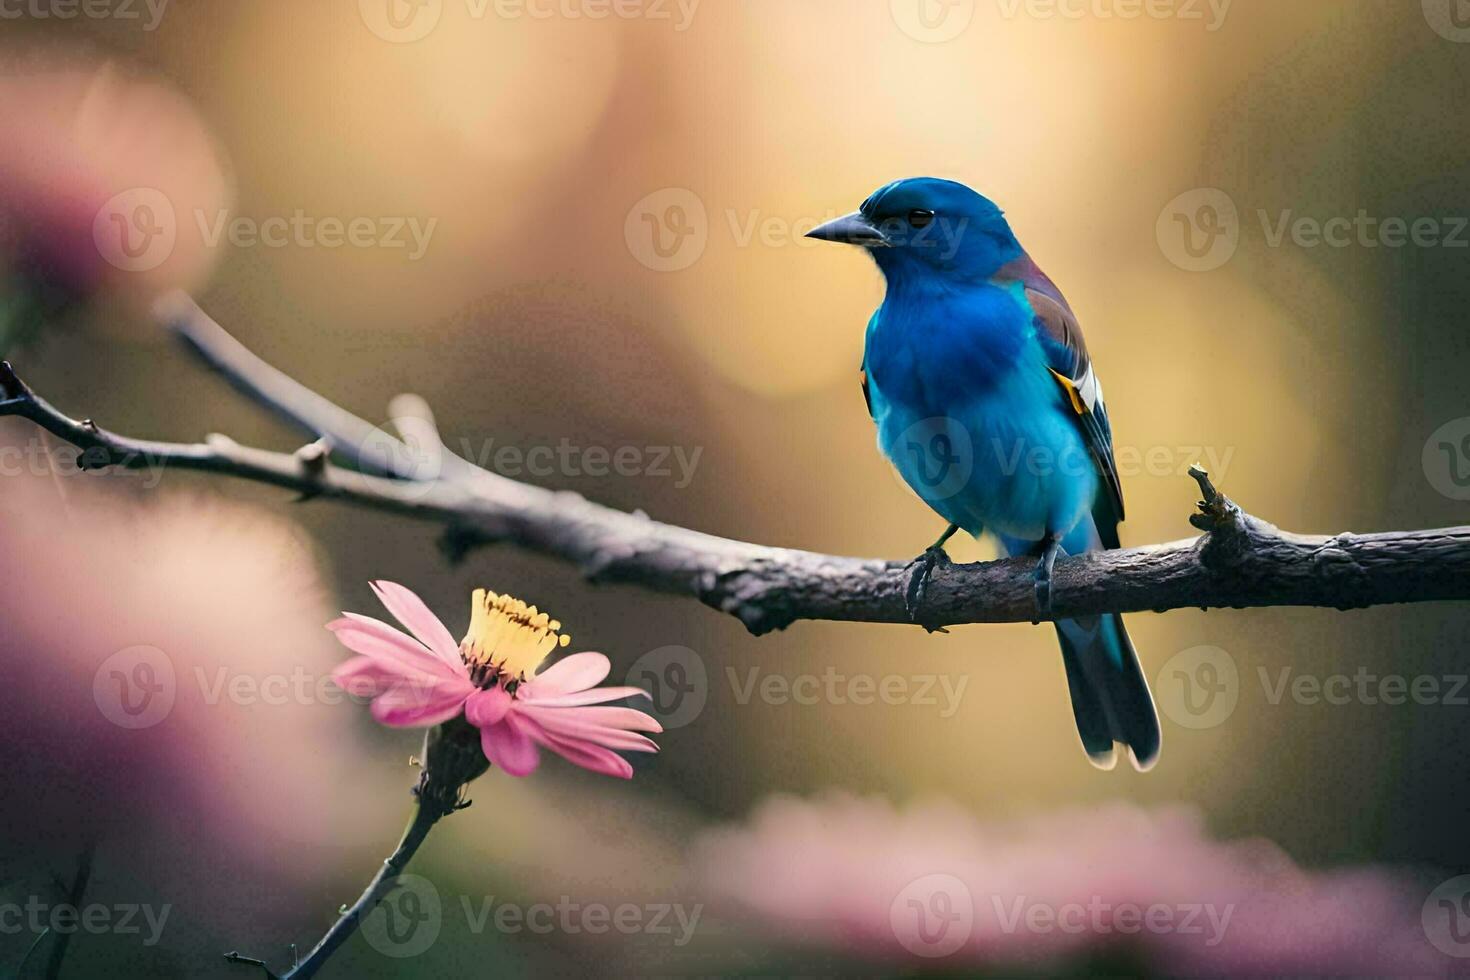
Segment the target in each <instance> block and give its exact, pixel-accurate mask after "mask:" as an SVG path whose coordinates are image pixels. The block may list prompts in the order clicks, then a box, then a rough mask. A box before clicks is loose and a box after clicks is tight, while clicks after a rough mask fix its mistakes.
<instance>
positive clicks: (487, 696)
mask: <svg viewBox="0 0 1470 980" xmlns="http://www.w3.org/2000/svg"><path fill="white" fill-rule="evenodd" d="M510 706H511V696H510V694H509V693H508V692H507V691H506V690H505V688H503V687H492V688H490V689H489V690H486V691H476V692H475V693H474V694H471V695H470V699H469V700H468V701H466V702H465V706H464V716H465V718H466V719H468V721H469V723H470V724H471V725H474V726H475V727H476V728H485V727H487V726H489V725H498V724H499V723H500V722H501V720H502V719H504V718H505V713H506V712H507V711H509V710H510Z"/></svg>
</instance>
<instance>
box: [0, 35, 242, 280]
mask: <svg viewBox="0 0 1470 980" xmlns="http://www.w3.org/2000/svg"><path fill="white" fill-rule="evenodd" d="M119 195H121V197H119ZM230 197H231V193H230V187H229V182H228V180H227V178H226V176H225V165H224V162H223V155H222V154H221V152H220V151H219V150H218V148H217V147H216V146H215V144H214V142H213V140H212V137H211V136H210V134H209V132H208V130H207V129H206V127H205V124H204V122H203V121H202V119H201V118H200V116H199V114H198V113H197V111H196V110H195V109H194V107H193V106H192V105H191V104H190V103H189V101H188V100H187V99H185V98H184V97H183V96H182V95H180V94H179V93H178V92H176V91H174V90H173V89H172V88H171V87H170V86H169V85H167V84H166V83H164V82H162V81H160V80H158V79H154V78H150V77H148V76H146V75H145V74H142V73H140V72H139V71H136V70H134V69H132V68H130V67H128V66H125V65H122V64H120V63H118V62H116V61H109V60H102V59H99V58H96V57H93V56H91V55H88V54H85V53H80V52H76V51H73V50H70V49H67V48H61V47H56V46H35V45H30V46H26V47H20V46H16V45H11V46H9V47H3V48H0V258H5V257H7V256H8V257H9V258H10V259H11V260H12V261H14V262H15V263H17V264H18V265H19V266H20V267H21V268H22V269H24V270H26V271H27V272H30V273H34V274H39V275H41V276H44V277H45V278H46V280H47V281H48V283H49V284H50V285H52V286H55V287H59V288H63V289H65V290H67V291H69V292H71V293H73V294H77V295H81V296H84V297H85V296H91V295H94V294H107V295H109V296H114V297H117V298H120V299H121V300H123V301H125V302H131V303H132V304H133V305H134V306H136V307H138V308H140V309H141V308H143V307H144V306H146V304H147V303H149V302H150V301H151V300H153V299H154V298H155V297H157V296H158V295H161V294H162V293H164V292H166V291H168V290H171V289H176V288H182V289H188V288H191V287H194V286H198V285H200V284H201V283H202V282H203V280H204V278H205V277H206V275H207V274H208V272H209V270H210V268H211V267H212V265H213V264H214V261H215V258H216V255H215V250H213V249H210V248H208V247H207V246H206V244H205V242H204V241H203V239H202V237H201V236H199V235H197V234H190V233H189V230H190V229H191V228H193V227H194V224H195V222H194V215H195V214H196V212H202V213H206V214H213V213H214V212H215V211H216V210H218V209H220V208H224V207H226V206H227V205H228V203H229V201H230ZM140 204H141V205H146V206H148V207H150V208H151V210H149V211H147V212H145V214H146V216H147V220H148V224H149V225H150V226H156V227H166V228H167V229H168V231H169V233H170V234H171V235H172V236H173V237H172V239H171V241H170V242H168V243H165V242H164V241H162V240H160V242H159V243H158V244H157V245H156V246H155V247H156V248H157V249H158V251H156V252H154V253H152V254H145V255H143V256H141V261H139V262H138V263H137V264H135V265H129V263H128V262H126V261H124V256H123V255H122V254H121V253H120V252H118V251H117V248H118V242H117V240H116V236H117V234H118V233H119V231H120V229H118V228H116V227H114V222H116V221H122V222H124V223H125V224H126V223H131V222H132V221H133V220H134V218H135V214H134V212H135V210H136V208H137V206H138V205H140ZM108 209H112V210H116V211H117V212H118V213H117V214H116V215H110V214H108V213H107V210H108ZM137 217H138V219H139V221H140V222H141V220H142V216H137ZM123 233H126V231H125V230H123ZM140 241H141V239H140Z"/></svg>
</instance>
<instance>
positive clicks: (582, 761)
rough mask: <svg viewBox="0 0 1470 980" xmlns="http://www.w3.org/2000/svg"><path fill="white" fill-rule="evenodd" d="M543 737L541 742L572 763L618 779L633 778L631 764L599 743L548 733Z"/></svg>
mask: <svg viewBox="0 0 1470 980" xmlns="http://www.w3.org/2000/svg"><path fill="white" fill-rule="evenodd" d="M545 739H546V740H545V741H544V742H543V743H542V744H544V745H545V746H546V747H547V748H548V749H550V750H551V751H553V752H555V753H556V754H557V755H559V756H561V757H562V758H563V759H565V760H567V761H568V762H570V763H572V764H573V765H576V766H581V767H582V768H583V769H590V770H591V771H592V772H598V773H601V774H602V775H604V776H616V777H618V778H619V779H632V778H633V766H632V764H631V763H629V762H628V760H627V759H624V758H623V757H622V756H620V755H618V754H617V753H616V752H613V751H610V750H608V749H604V748H602V747H601V746H599V745H591V744H589V743H586V742H579V741H575V740H573V739H567V738H562V737H561V736H558V735H551V734H550V733H547V734H546V736H545Z"/></svg>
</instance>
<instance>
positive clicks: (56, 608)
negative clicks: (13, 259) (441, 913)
mask: <svg viewBox="0 0 1470 980" xmlns="http://www.w3.org/2000/svg"><path fill="white" fill-rule="evenodd" d="M38 440H39V441H38ZM37 447H40V448H41V449H44V450H45V451H46V452H54V451H55V450H56V446H55V444H54V442H51V441H47V440H46V437H44V435H43V434H41V433H40V432H39V430H35V429H32V428H30V427H29V426H26V425H24V424H21V423H18V422H14V421H11V420H7V421H6V423H5V424H0V470H3V477H0V484H3V486H0V623H3V629H0V672H3V677H4V682H3V683H0V738H3V742H4V745H5V747H6V762H5V765H4V766H3V767H0V869H4V870H6V871H12V870H14V868H15V867H16V866H17V865H18V864H20V863H23V862H34V863H35V864H36V865H37V866H39V867H41V868H45V869H51V870H60V871H62V872H64V871H65V869H67V868H69V867H70V864H71V858H72V857H73V856H74V855H75V854H76V853H77V852H78V851H79V850H80V849H81V847H82V846H83V845H84V844H85V843H87V842H89V841H95V842H96V844H97V847H98V852H97V864H98V868H99V875H104V876H110V877H112V878H114V879H118V878H124V879H129V880H131V881H133V882H134V883H135V885H136V887H137V888H140V889H143V890H144V891H145V893H147V894H151V895H155V896H156V895H160V894H161V895H165V896H167V899H168V900H169V901H172V902H175V903H177V904H178V905H180V906H181V907H182V906H187V907H189V909H190V914H193V915H195V916H202V918H203V919H205V920H207V921H211V920H212V921H213V922H214V923H215V924H219V923H220V922H221V921H229V920H231V919H232V918H233V917H235V916H241V915H245V916H248V917H249V919H250V922H251V924H252V926H262V927H264V926H266V925H268V924H269V923H272V922H279V921H282V920H287V921H289V920H291V919H292V918H293V917H294V916H298V915H299V914H300V911H301V910H300V909H299V908H298V907H296V906H295V905H293V896H296V898H295V901H300V893H301V892H302V891H303V890H305V889H307V888H309V886H310V885H311V884H312V883H318V884H319V883H320V880H321V877H322V876H323V875H325V874H327V873H329V872H330V871H331V868H332V862H333V860H334V858H333V857H332V855H331V854H330V853H324V851H329V850H330V849H332V848H344V849H345V848H350V847H351V846H354V845H357V844H360V843H362V841H363V840H364V839H365V838H370V837H373V836H376V835H379V834H382V833H384V830H383V828H382V827H376V828H364V827H362V826H360V821H361V819H364V818H359V817H357V816H356V814H357V813H360V812H361V811H363V810H364V809H368V808H365V807H364V806H363V804H362V801H363V799H364V798H365V797H370V796H372V795H373V794H374V793H376V792H383V791H384V789H385V787H386V789H387V792H389V793H391V794H392V795H390V796H388V798H386V799H385V800H384V806H383V811H384V813H385V815H386V819H387V821H388V822H389V825H390V832H391V825H392V824H394V823H396V821H398V820H399V819H400V817H401V814H402V812H403V811H402V809H400V807H401V808H406V807H407V805H408V802H409V796H408V792H407V789H408V787H409V786H410V785H411V784H412V780H413V774H412V770H411V769H410V768H409V767H408V766H407V765H405V761H406V754H407V753H406V752H405V753H404V754H403V755H396V754H395V755H394V756H393V757H392V758H391V759H390V758H389V757H388V755H387V754H383V755H382V757H381V758H380V757H379V756H378V754H373V755H369V754H368V753H367V751H366V746H365V745H364V743H363V740H362V739H361V737H360V734H359V733H360V731H361V729H360V726H359V724H358V720H357V715H358V714H360V712H361V709H360V708H359V707H357V706H355V705H353V704H352V703H351V702H350V701H346V700H344V699H342V696H341V694H340V692H339V691H338V690H337V689H336V687H335V686H333V685H332V684H331V683H330V680H329V676H330V671H331V669H332V668H333V667H334V666H335V665H336V663H337V660H338V655H337V652H336V649H335V644H334V643H333V642H332V639H331V635H330V634H329V633H327V631H326V630H325V629H323V624H324V623H325V622H326V621H327V620H329V619H330V618H331V616H332V615H333V613H334V610H333V609H332V607H331V605H329V602H330V595H329V592H328V591H327V590H326V588H325V587H324V586H323V584H322V582H321V580H320V577H319V570H318V563H317V560H316V556H315V555H314V554H313V553H312V550H311V548H310V546H309V545H308V544H307V543H306V541H305V539H304V537H303V536H302V535H301V534H300V533H298V532H297V531H296V530H295V529H294V528H293V526H292V525H291V524H290V523H289V522H287V521H285V520H282V519H279V518H276V517H272V516H269V515H268V514H266V513H265V512H262V511H258V510H256V509H254V508H252V507H248V506H245V505H241V504H233V503H227V502H224V501H222V500H220V499H218V498H210V497H204V496H202V495H196V494H194V493H191V492H188V491H176V490H173V489H171V488H167V487H166V488H164V489H162V490H158V489H155V490H152V491H150V492H149V493H148V494H147V495H146V496H145V495H143V494H140V493H137V492H135V490H136V486H134V484H136V483H137V481H139V480H141V479H145V477H143V476H142V475H141V474H126V473H114V472H111V471H108V472H107V473H105V474H100V475H99V474H97V473H81V472H79V471H78V470H76V469H75V468H72V467H68V466H65V465H58V467H57V471H56V472H55V474H54V475H46V474H44V473H35V472H32V470H33V469H35V468H37V467H39V466H42V465H43V464H44V463H45V459H46V457H42V456H39V455H37V454H36V451H37ZM20 452H28V453H29V455H25V456H22V455H19V453H20ZM23 459H24V460H28V461H29V462H28V463H24V464H22V463H21V462H20V461H21V460H23ZM165 479H173V477H170V476H165ZM140 671H141V672H140ZM390 762H391V763H393V766H391V767H390V766H389V763H390ZM390 768H391V769H392V771H391V772H389V769H390ZM104 869H105V870H104ZM0 877H3V876H0ZM130 897H132V896H130Z"/></svg>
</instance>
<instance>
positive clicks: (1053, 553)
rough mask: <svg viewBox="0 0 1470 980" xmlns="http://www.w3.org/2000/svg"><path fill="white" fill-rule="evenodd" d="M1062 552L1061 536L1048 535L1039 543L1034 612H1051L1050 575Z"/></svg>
mask: <svg viewBox="0 0 1470 980" xmlns="http://www.w3.org/2000/svg"><path fill="white" fill-rule="evenodd" d="M1061 550H1062V538H1061V535H1058V534H1053V535H1048V536H1047V537H1046V538H1045V539H1044V540H1043V541H1042V542H1041V560H1040V561H1039V562H1037V564H1036V611H1037V612H1039V613H1050V612H1051V573H1052V569H1053V568H1055V567H1056V564H1057V553H1058V552H1060V551H1061Z"/></svg>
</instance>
